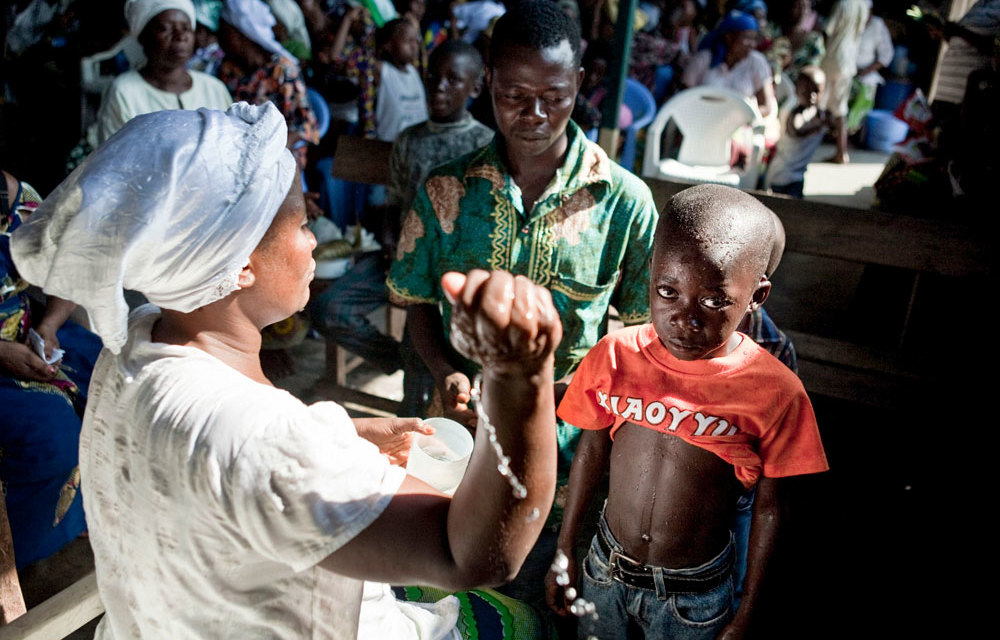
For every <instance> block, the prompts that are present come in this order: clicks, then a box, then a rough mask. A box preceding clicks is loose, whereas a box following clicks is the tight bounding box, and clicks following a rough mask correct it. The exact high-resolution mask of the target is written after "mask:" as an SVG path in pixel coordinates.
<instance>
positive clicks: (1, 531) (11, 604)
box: [0, 494, 27, 625]
mask: <svg viewBox="0 0 1000 640" xmlns="http://www.w3.org/2000/svg"><path fill="white" fill-rule="evenodd" d="M26 611H27V609H26V608H25V606H24V598H23V597H22V596H21V583H20V582H18V580H17V565H15V564H14V539H13V538H12V537H11V535H10V523H9V522H8V521H7V501H6V500H4V497H3V495H2V494H0V625H5V624H7V623H8V622H10V621H11V620H13V619H15V618H19V617H20V616H23V615H24V613H25V612H26Z"/></svg>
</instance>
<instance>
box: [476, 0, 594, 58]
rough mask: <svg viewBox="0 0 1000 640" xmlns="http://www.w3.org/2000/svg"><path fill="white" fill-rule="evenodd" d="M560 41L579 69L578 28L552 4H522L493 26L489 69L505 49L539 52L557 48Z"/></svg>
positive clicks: (544, 0)
mask: <svg viewBox="0 0 1000 640" xmlns="http://www.w3.org/2000/svg"><path fill="white" fill-rule="evenodd" d="M563 40H568V41H569V46H570V47H571V48H572V50H573V64H574V65H575V66H580V25H579V24H577V23H576V21H575V20H573V19H572V18H570V17H569V16H568V15H566V13H565V12H564V11H563V10H562V9H560V8H559V5H557V4H556V3H555V2H553V1H552V0H525V1H524V2H521V3H520V4H518V5H517V6H516V7H513V8H511V9H509V10H508V11H507V13H505V14H503V15H502V16H501V17H500V19H499V20H497V22H496V25H494V27H493V37H492V38H491V40H490V65H491V67H495V66H496V61H497V60H500V59H501V58H502V56H503V50H504V48H505V47H509V46H511V45H522V46H526V47H530V48H532V49H536V50H539V51H540V50H542V49H548V48H549V47H558V46H559V45H560V44H561V43H562V41H563Z"/></svg>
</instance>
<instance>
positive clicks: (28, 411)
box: [0, 172, 101, 569]
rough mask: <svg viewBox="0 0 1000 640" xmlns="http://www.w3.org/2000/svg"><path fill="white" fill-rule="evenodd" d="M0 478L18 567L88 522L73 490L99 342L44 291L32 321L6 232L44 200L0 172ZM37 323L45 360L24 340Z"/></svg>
mask: <svg viewBox="0 0 1000 640" xmlns="http://www.w3.org/2000/svg"><path fill="white" fill-rule="evenodd" d="M0 174H2V175H0V412H2V415H3V417H2V422H3V428H2V429H0V480H2V481H3V490H4V491H3V492H4V494H5V499H6V501H7V517H8V519H9V520H10V528H11V534H12V537H13V539H14V559H15V562H16V565H17V567H18V568H19V569H20V568H21V567H24V566H26V565H28V564H31V563H32V562H35V561H36V560H41V559H42V558H46V557H48V556H50V555H52V554H53V553H55V552H56V551H58V550H59V549H61V548H62V547H63V545H65V544H66V543H68V542H70V541H71V540H73V539H74V538H76V537H77V536H78V535H80V533H81V532H82V531H83V530H84V528H85V527H86V523H85V522H84V517H83V505H82V502H81V499H80V496H79V494H78V492H77V489H78V488H79V487H80V472H79V470H78V467H77V449H78V443H79V439H80V418H81V416H82V415H83V405H84V401H85V399H86V395H87V383H88V382H89V381H90V373H91V371H92V370H93V368H94V362H95V361H96V360H97V354H98V352H99V351H100V350H101V341H100V339H99V338H98V337H97V336H95V335H94V334H92V333H90V332H89V331H87V330H86V329H84V328H82V327H80V326H78V325H75V324H73V323H72V322H66V318H68V317H69V314H70V313H72V311H73V309H74V308H75V307H76V305H75V304H73V303H72V302H69V301H67V300H62V299H60V298H56V297H54V296H49V299H48V304H47V305H46V308H45V311H44V312H43V313H42V315H41V317H40V318H38V319H37V321H36V320H35V319H34V318H32V316H31V306H30V304H29V302H28V297H27V295H25V293H24V290H25V289H26V288H27V286H28V283H27V282H24V281H23V280H21V279H20V277H19V276H18V274H17V271H16V270H15V269H14V264H13V262H12V261H11V257H10V234H11V233H12V232H13V231H14V230H15V229H16V228H18V227H19V226H20V225H21V222H22V217H25V218H26V217H27V215H28V214H29V213H30V212H31V211H33V210H34V209H35V207H37V206H38V204H39V202H40V201H41V199H40V198H39V197H38V194H37V193H35V190H34V189H32V188H31V186H29V185H27V184H25V183H23V182H19V181H18V180H17V179H16V178H14V177H13V176H11V175H10V174H8V173H6V172H0ZM32 330H34V331H35V332H36V333H37V334H38V335H39V336H41V338H42V339H43V340H44V341H45V347H44V352H45V354H46V357H47V358H51V356H52V353H53V351H54V350H55V349H60V348H61V349H64V350H65V355H63V356H62V358H61V359H59V358H58V357H56V358H55V359H54V361H53V362H51V363H50V364H49V363H46V361H45V360H43V359H42V358H41V357H40V356H39V355H38V354H37V353H36V352H35V350H34V349H33V348H32V347H31V346H29V345H28V344H26V342H27V339H28V334H29V332H31V331H32Z"/></svg>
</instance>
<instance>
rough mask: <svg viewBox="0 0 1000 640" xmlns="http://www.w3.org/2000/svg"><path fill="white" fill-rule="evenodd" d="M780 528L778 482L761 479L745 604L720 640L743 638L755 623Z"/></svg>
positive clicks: (720, 635) (750, 551)
mask: <svg viewBox="0 0 1000 640" xmlns="http://www.w3.org/2000/svg"><path fill="white" fill-rule="evenodd" d="M780 524H781V497H780V492H779V480H778V479H776V478H761V479H760V481H759V482H758V483H757V495H756V497H755V498H754V504H753V519H752V520H751V521H750V543H749V545H748V548H747V575H746V579H745V580H744V582H743V600H742V601H741V602H740V608H739V610H738V611H737V612H736V617H735V618H733V620H732V622H730V623H729V624H728V625H726V626H725V627H724V628H723V629H722V631H721V632H720V633H719V636H718V640H737V639H739V638H743V637H744V636H745V635H746V633H747V630H748V629H749V628H750V623H751V622H752V620H753V610H754V605H755V604H756V603H757V601H758V600H759V596H760V591H761V587H762V586H763V583H764V574H765V572H766V570H767V565H768V563H769V562H770V560H771V553H772V552H773V551H774V544H775V541H776V540H777V538H778V527H779V525H780Z"/></svg>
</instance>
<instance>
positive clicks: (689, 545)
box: [605, 422, 743, 569]
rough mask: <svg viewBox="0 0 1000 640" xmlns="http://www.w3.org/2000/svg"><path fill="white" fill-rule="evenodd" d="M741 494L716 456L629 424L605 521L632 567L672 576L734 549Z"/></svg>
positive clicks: (614, 457)
mask: <svg viewBox="0 0 1000 640" xmlns="http://www.w3.org/2000/svg"><path fill="white" fill-rule="evenodd" d="M742 492H743V485H742V484H740V482H739V481H738V480H737V479H736V475H735V474H734V472H733V466H732V465H731V464H729V463H728V462H725V461H723V460H722V458H720V457H718V456H717V455H715V454H714V453H710V452H708V451H706V450H704V449H699V448H698V447H695V446H694V445H691V444H688V443H687V442H684V441H683V440H681V439H680V438H678V437H677V436H674V435H668V434H665V433H659V432H657V431H653V430H652V429H647V428H646V427H640V426H637V425H634V424H631V423H628V422H626V423H625V424H624V425H622V427H621V428H620V429H619V430H618V431H617V433H615V442H614V445H613V446H612V448H611V488H610V491H609V493H608V506H607V510H606V512H605V517H606V518H607V521H608V526H610V527H611V532H612V533H613V534H614V536H615V538H616V539H617V540H618V542H619V543H620V544H621V545H622V546H623V547H624V549H625V552H626V553H627V554H628V555H629V556H630V557H631V558H632V559H633V560H636V561H638V562H642V563H645V564H650V565H655V566H661V567H668V568H671V569H680V568H684V567H695V566H698V565H700V564H703V563H705V562H707V561H709V560H711V559H712V558H714V557H715V556H717V555H718V554H719V552H720V551H722V549H723V547H725V545H726V544H727V543H728V542H729V530H730V527H731V526H732V519H733V514H734V511H735V508H736V501H737V499H738V498H739V496H740V495H741V493H742Z"/></svg>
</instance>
